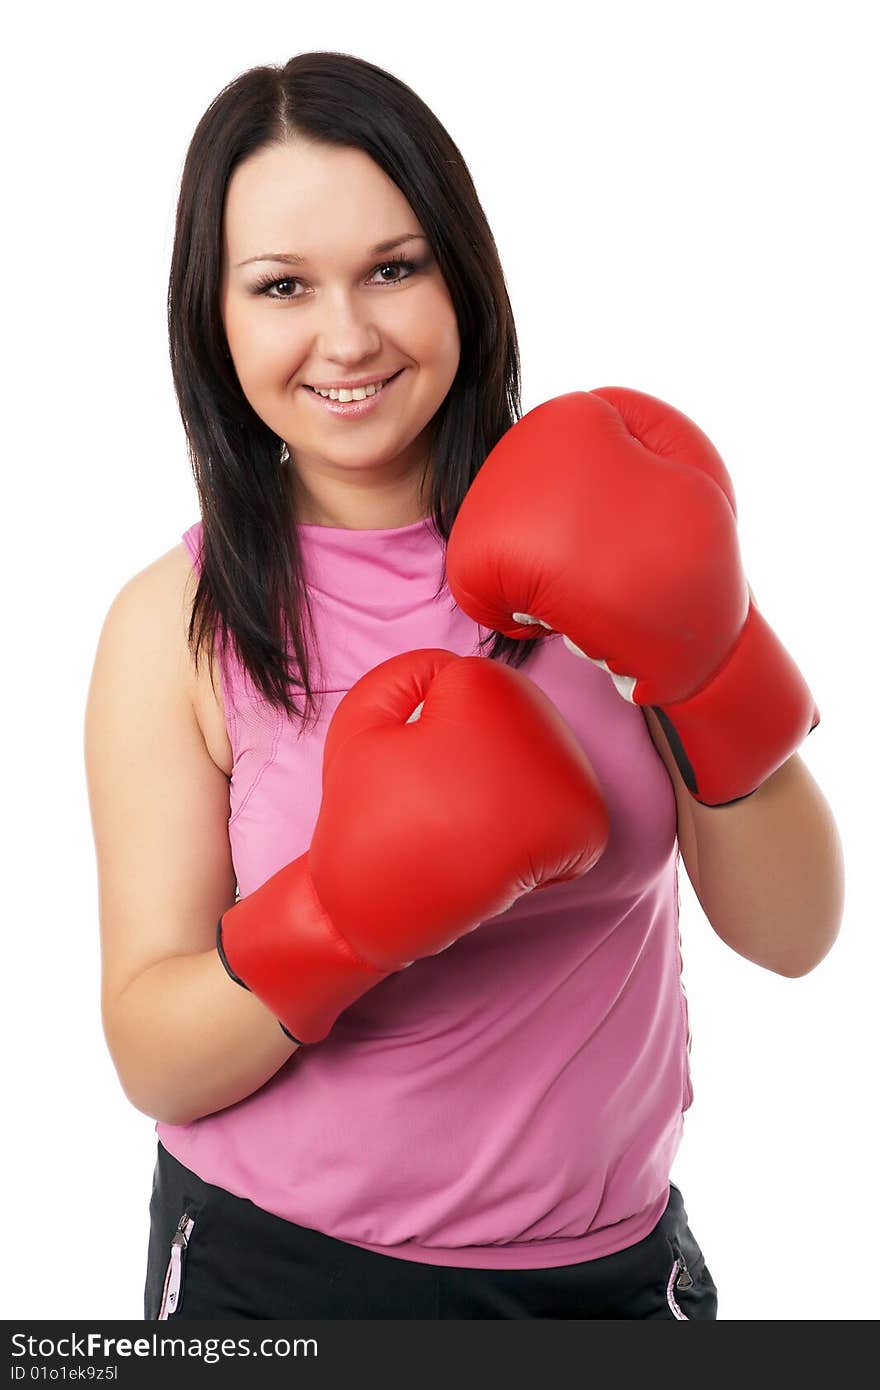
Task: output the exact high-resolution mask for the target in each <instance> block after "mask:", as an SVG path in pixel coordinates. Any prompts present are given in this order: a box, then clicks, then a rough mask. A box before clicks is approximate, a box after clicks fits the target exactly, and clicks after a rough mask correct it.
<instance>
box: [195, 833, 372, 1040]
mask: <svg viewBox="0 0 880 1390" xmlns="http://www.w3.org/2000/svg"><path fill="white" fill-rule="evenodd" d="M308 859H309V856H308V854H303V855H301V856H300V857H299V858H298V859H294V860H293V861H292V862H291V863H290V864H287V865H285V867H284V868H283V869H280V870H279V871H278V873H276V874H273V875H272V877H271V878H268V879H267V880H266V882H265V883H263V884H262V885H261V886H260V887H259V888H257V889H256V890H255V891H254V892H253V893H249V894H248V895H247V897H246V898H241V899H240V900H239V901H238V902H237V903H236V904H235V906H234V907H231V908H229V909H228V910H227V911H226V912H224V913H223V915H222V917H221V918H220V920H219V922H218V923H217V951H218V953H219V955H220V959H221V961H222V962H223V966H224V968H225V970H226V972H227V974H228V975H229V976H230V977H231V978H232V979H233V980H235V981H236V983H237V984H240V985H243V986H244V988H246V989H249V990H251V991H252V992H253V993H254V994H256V996H257V997H258V999H260V1000H262V1002H263V1003H264V1004H265V1005H266V1007H267V1008H269V1009H271V1011H272V1013H274V1015H275V1017H276V1018H277V1019H278V1021H279V1023H280V1024H281V1027H282V1030H283V1031H284V1032H285V1033H286V1035H287V1036H288V1037H289V1038H290V1039H291V1040H292V1041H293V1042H302V1043H315V1042H322V1041H323V1039H324V1038H326V1036H327V1034H328V1033H329V1032H330V1030H331V1028H332V1027H333V1024H334V1023H335V1022H336V1020H337V1018H338V1017H339V1015H340V1014H341V1013H342V1012H343V1010H344V1009H347V1008H348V1006H349V1005H350V1004H353V1003H354V1001H355V1000H356V999H359V998H360V997H361V995H362V994H366V992H367V990H369V989H372V988H373V986H374V985H377V984H379V983H380V981H382V980H384V979H386V978H387V976H388V975H390V974H393V973H394V972H393V971H391V970H383V969H380V968H379V967H378V966H375V965H372V964H371V963H370V961H367V960H364V959H363V958H362V957H361V956H359V955H358V954H357V953H356V951H355V950H354V949H353V947H352V946H350V945H349V943H348V942H347V941H346V940H345V938H344V937H343V936H342V935H341V934H340V933H339V932H338V931H337V930H336V928H335V927H334V925H333V923H332V922H331V921H330V919H329V917H328V916H327V914H326V913H325V911H324V909H323V907H322V906H321V903H320V900H319V898H318V895H317V892H316V891H315V885H314V882H313V881H312V876H311V874H310V873H309V865H308Z"/></svg>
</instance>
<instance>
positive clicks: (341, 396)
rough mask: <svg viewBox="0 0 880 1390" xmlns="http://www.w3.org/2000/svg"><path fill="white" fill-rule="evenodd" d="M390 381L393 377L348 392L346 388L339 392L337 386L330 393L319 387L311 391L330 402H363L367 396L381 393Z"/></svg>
mask: <svg viewBox="0 0 880 1390" xmlns="http://www.w3.org/2000/svg"><path fill="white" fill-rule="evenodd" d="M390 380H391V377H390V376H389V377H386V378H385V381H374V382H370V383H369V385H367V386H355V387H353V389H352V390H351V391H347V390H346V389H345V387H343V388H342V389H341V390H339V391H337V390H336V387H335V386H334V387H333V388H332V389H331V390H330V391H321V390H319V389H318V387H317V386H313V387H312V388H311V389H312V390H313V391H314V392H315V394H316V395H318V396H323V397H324V399H325V400H329V401H343V402H345V401H363V400H366V398H367V396H375V394H376V392H377V391H381V390H382V387H383V386H384V385H385V383H386V382H388V381H390Z"/></svg>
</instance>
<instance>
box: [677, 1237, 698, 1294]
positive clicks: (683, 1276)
mask: <svg viewBox="0 0 880 1390" xmlns="http://www.w3.org/2000/svg"><path fill="white" fill-rule="evenodd" d="M672 1248H673V1250H674V1251H675V1263H676V1264H677V1265H678V1275H677V1277H676V1280H675V1287H676V1288H677V1289H690V1288H693V1283H694V1281H693V1279H692V1278H691V1272H690V1270H689V1269H688V1267H687V1264H686V1262H685V1258H684V1255H683V1254H682V1253H681V1246H680V1245H679V1243H678V1241H677V1240H673V1241H672Z"/></svg>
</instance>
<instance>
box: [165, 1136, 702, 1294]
mask: <svg viewBox="0 0 880 1390" xmlns="http://www.w3.org/2000/svg"><path fill="white" fill-rule="evenodd" d="M157 1143H158V1155H157V1159H156V1168H155V1172H154V1175H153V1192H152V1197H151V1199H150V1239H149V1250H148V1255H147V1276H146V1283H145V1286H144V1318H145V1320H153V1319H159V1318H168V1317H172V1316H173V1317H174V1318H177V1319H180V1318H432V1319H433V1318H667V1319H668V1318H674V1319H684V1320H688V1319H693V1318H708V1319H711V1318H716V1317H717V1309H718V1297H717V1289H716V1287H715V1283H714V1281H713V1279H712V1276H711V1274H710V1273H709V1269H708V1267H707V1265H706V1261H705V1259H704V1258H703V1252H702V1251H701V1249H700V1247H699V1245H698V1244H697V1242H696V1240H695V1239H694V1237H693V1234H692V1233H691V1230H690V1227H689V1226H688V1224H687V1212H686V1211H685V1209H684V1203H683V1201H682V1196H681V1193H680V1192H679V1190H678V1188H677V1187H675V1186H674V1185H670V1191H669V1201H668V1203H667V1206H666V1210H665V1211H664V1213H663V1215H662V1217H661V1218H660V1220H659V1222H658V1223H657V1225H656V1226H655V1227H654V1229H653V1231H651V1233H650V1235H647V1236H645V1238H644V1239H643V1240H640V1241H638V1243H637V1244H635V1245H631V1246H630V1247H629V1248H628V1249H626V1250H620V1251H618V1252H617V1253H616V1254H613V1255H605V1256H603V1257H602V1258H600V1259H596V1260H585V1261H583V1262H581V1263H579V1264H572V1265H561V1266H559V1267H557V1268H555V1269H511V1270H508V1269H462V1268H459V1267H457V1266H455V1267H452V1266H446V1265H426V1264H417V1263H416V1262H414V1261H412V1260H402V1259H397V1258H395V1257H394V1256H392V1255H379V1254H375V1253H374V1252H373V1251H371V1250H361V1249H360V1247H359V1246H357V1245H348V1244H346V1242H345V1241H341V1240H336V1239H335V1238H334V1237H332V1236H326V1235H323V1234H322V1233H321V1232H319V1231H313V1230H310V1229H309V1228H308V1227H305V1226H297V1225H295V1224H294V1223H293V1222H291V1221H285V1220H283V1219H282V1218H281V1217H278V1216H275V1215H273V1214H272V1213H271V1212H267V1211H264V1210H263V1208H262V1207H258V1206H255V1205H254V1203H253V1202H250V1201H248V1200H247V1199H246V1198H242V1197H237V1196H235V1195H234V1194H232V1193H230V1192H227V1191H226V1190H225V1189H224V1188H222V1187H215V1186H214V1185H213V1184H211V1183H206V1182H203V1181H202V1179H201V1178H199V1177H197V1176H196V1174H195V1173H193V1172H191V1171H190V1169H189V1168H185V1167H184V1165H183V1164H182V1163H180V1162H179V1161H178V1160H177V1159H176V1158H174V1156H173V1155H172V1154H170V1153H169V1152H168V1150H167V1149H165V1148H164V1146H163V1145H162V1143H161V1142H159V1141H157Z"/></svg>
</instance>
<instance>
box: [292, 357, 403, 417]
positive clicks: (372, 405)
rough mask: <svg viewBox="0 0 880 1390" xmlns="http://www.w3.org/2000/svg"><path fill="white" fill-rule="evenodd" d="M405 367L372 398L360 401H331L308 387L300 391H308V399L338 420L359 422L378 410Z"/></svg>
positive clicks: (366, 397) (302, 387)
mask: <svg viewBox="0 0 880 1390" xmlns="http://www.w3.org/2000/svg"><path fill="white" fill-rule="evenodd" d="M406 370H407V368H406V367H401V368H400V370H399V371H398V372H397V373H396V375H395V376H393V377H391V378H390V380H389V381H387V382H386V383H385V385H384V386H383V387H382V390H381V391H377V392H376V394H375V395H374V396H365V397H364V399H363V400H362V401H331V400H330V398H329V397H326V398H325V397H324V396H319V395H318V393H317V391H310V390H309V388H308V386H305V385H303V386H301V387H300V390H301V391H308V393H309V399H310V400H313V401H315V402H316V403H317V405H319V406H321V407H322V408H323V409H324V410H326V411H328V412H329V413H330V414H331V415H338V416H339V417H340V419H343V418H344V419H346V420H359V419H360V418H361V417H362V416H363V415H369V414H370V413H371V412H372V411H374V410H378V408H379V406H380V405H381V404H382V401H383V400H384V398H385V396H387V395H388V393H389V391H392V390H393V389H394V387H395V386H396V385H397V383H398V381H399V380H400V378H401V377H402V376H403V374H404V372H405V371H406Z"/></svg>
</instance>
